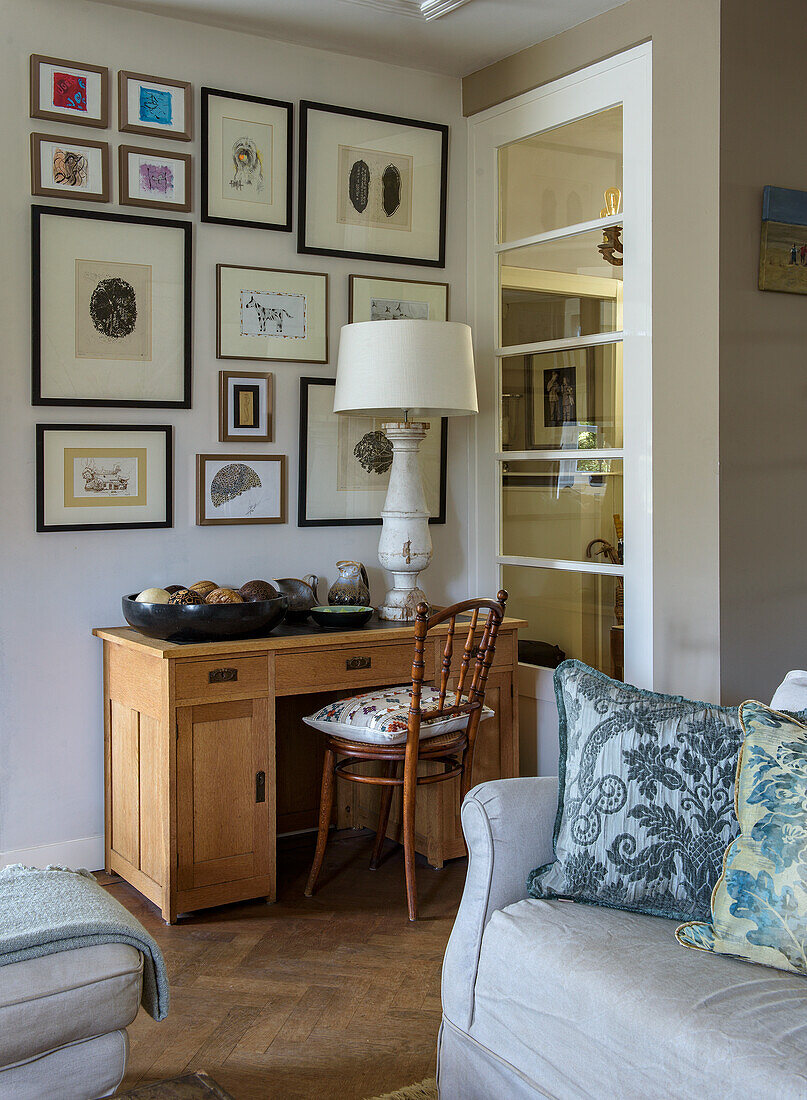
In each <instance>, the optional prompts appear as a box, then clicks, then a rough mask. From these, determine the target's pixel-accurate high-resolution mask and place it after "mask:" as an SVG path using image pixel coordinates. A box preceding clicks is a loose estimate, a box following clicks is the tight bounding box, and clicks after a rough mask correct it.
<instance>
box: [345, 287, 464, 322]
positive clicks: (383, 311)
mask: <svg viewBox="0 0 807 1100" xmlns="http://www.w3.org/2000/svg"><path fill="white" fill-rule="evenodd" d="M348 320H349V321H350V322H351V323H353V322H356V321H401V320H411V321H447V320H448V283H431V282H423V281H420V280H417V279H379V278H376V277H375V276H372V275H351V276H350V294H349V307H348Z"/></svg>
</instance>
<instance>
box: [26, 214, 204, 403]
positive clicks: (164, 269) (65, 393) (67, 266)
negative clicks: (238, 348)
mask: <svg viewBox="0 0 807 1100" xmlns="http://www.w3.org/2000/svg"><path fill="white" fill-rule="evenodd" d="M31 270H32V373H33V377H32V398H31V400H32V404H34V405H76V406H88V407H89V406H96V407H100V408H132V409H147V408H175V409H189V408H190V405H191V224H190V222H183V221H164V220H162V219H159V218H142V217H132V216H130V215H124V214H107V213H100V212H95V211H93V212H91V213H89V212H85V211H82V210H68V209H62V208H60V207H50V206H34V207H33V208H32V262H31Z"/></svg>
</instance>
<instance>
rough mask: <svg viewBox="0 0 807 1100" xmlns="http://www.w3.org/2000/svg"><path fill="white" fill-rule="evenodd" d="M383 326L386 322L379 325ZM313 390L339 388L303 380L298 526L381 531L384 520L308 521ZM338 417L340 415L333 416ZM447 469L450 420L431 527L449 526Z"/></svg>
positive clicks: (331, 382) (443, 427)
mask: <svg viewBox="0 0 807 1100" xmlns="http://www.w3.org/2000/svg"><path fill="white" fill-rule="evenodd" d="M380 323H383V322H380ZM311 386H336V379H335V378H311V377H308V378H306V377H303V378H301V379H300V455H299V469H298V477H297V526H298V527H380V526H381V522H382V520H381V516H379V517H378V518H377V519H375V518H367V519H308V518H307V517H306V496H307V487H308V393H309V389H310V387H311ZM334 415H338V414H336V413H335V414H334ZM447 467H448V417H447V416H444V417H442V418H441V421H440V508H439V512H438V514H437V515H436V516H430V517H429V523H435V524H437V523H445V522H446V496H447V493H446V473H447Z"/></svg>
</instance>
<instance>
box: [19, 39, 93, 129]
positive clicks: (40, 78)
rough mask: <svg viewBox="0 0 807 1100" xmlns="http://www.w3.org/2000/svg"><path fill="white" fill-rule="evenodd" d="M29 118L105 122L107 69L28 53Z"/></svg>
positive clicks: (85, 123) (73, 121)
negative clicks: (29, 70)
mask: <svg viewBox="0 0 807 1100" xmlns="http://www.w3.org/2000/svg"><path fill="white" fill-rule="evenodd" d="M30 65H31V118H46V119H48V120H49V121H50V122H70V123H72V124H73V125H74V126H98V127H99V128H100V129H102V130H105V129H106V128H107V126H108V125H109V69H106V68H101V67H99V66H98V65H86V64H84V63H83V62H80V61H63V60H61V59H60V58H58V57H44V56H43V55H42V54H38V53H33V54H31V62H30Z"/></svg>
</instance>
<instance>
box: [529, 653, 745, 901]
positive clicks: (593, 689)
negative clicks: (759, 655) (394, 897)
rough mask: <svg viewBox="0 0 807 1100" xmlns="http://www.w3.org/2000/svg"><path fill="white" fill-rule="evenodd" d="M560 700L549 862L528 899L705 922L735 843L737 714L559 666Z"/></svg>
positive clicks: (576, 666) (582, 668) (533, 877)
mask: <svg viewBox="0 0 807 1100" xmlns="http://www.w3.org/2000/svg"><path fill="white" fill-rule="evenodd" d="M555 695H556V697H557V702H558V717H559V723H560V772H559V774H560V794H559V799H558V814H557V818H556V821H555V861H554V862H553V863H550V864H547V865H545V866H543V867H538V868H536V870H534V871H533V872H532V873H531V874H530V876H529V879H528V882H527V888H528V892H529V895H530V897H533V898H553V897H559V898H570V899H572V900H574V901H584V902H592V903H594V904H596V905H608V906H612V907H614V908H617V909H628V910H631V911H633V912H637V913H649V914H651V915H653V916H659V917H669V918H671V919H678V920H681V919H683V920H692V919H701V918H704V917H706V916H708V914H709V912H710V909H709V902H710V897H711V892H712V887H713V886H714V884H715V883H716V882H717V879H718V876H719V875H720V869H721V866H722V859H723V852H724V851H725V849H726V845H727V844H729V843H730V841H731V840H733V839H734V837H735V836H736V835H737V833H738V832H739V829H738V826H737V822H736V819H735V817H734V806H733V802H734V773H735V770H736V766H737V757H738V754H739V750H740V743H741V740H742V733H741V730H740V723H739V717H738V714H737V708H736V707H720V706H715V705H713V704H711V703H697V702H692V701H690V700H688V699H683V698H681V697H680V696H678V695H659V694H657V693H655V692H652V691H643V690H641V689H640V688H635V687H631V686H630V685H629V684H623V683H621V682H620V681H618V680H611V679H610V678H609V677H608V676H604V675H603V674H602V673H601V672H596V671H595V670H594V669H591V668H589V667H588V666H587V665H584V664H582V662H580V661H564V663H563V664H561V665H559V666H558V668H557V669H556V671H555Z"/></svg>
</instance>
